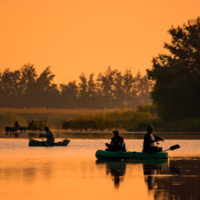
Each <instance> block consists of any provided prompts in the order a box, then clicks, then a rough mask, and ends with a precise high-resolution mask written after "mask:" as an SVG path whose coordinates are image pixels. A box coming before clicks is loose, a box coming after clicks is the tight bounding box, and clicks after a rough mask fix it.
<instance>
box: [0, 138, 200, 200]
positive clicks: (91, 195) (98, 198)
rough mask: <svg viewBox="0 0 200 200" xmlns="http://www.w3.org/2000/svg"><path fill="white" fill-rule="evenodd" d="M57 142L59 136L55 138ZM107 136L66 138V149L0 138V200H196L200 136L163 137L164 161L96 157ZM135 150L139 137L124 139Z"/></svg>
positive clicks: (199, 195)
mask: <svg viewBox="0 0 200 200" xmlns="http://www.w3.org/2000/svg"><path fill="white" fill-rule="evenodd" d="M60 140H61V139H60ZM105 142H109V140H95V139H94V140H92V139H90V140H87V139H72V140H71V142H70V143H69V145H68V146H67V147H51V148H47V147H40V148H39V147H28V140H27V139H0V199H7V200H15V199H17V200H18V199H19V200H35V199H47V200H51V199H53V200H55V199H58V200H62V199H65V200H66V199H70V200H73V199H81V200H90V199H91V200H105V199H109V200H113V199H120V200H121V199H126V200H127V199H138V200H143V199H144V200H145V199H151V200H154V199H155V200H156V199H159V200H162V199H163V200H168V199H169V200H172V199H173V200H179V199H180V200H182V199H183V200H184V199H187V200H189V199H193V200H196V199H200V189H199V186H200V140H166V141H165V142H160V145H159V146H162V147H163V148H164V149H167V148H168V147H170V146H172V145H175V144H179V145H180V146H181V148H180V149H177V150H174V151H169V155H170V157H171V158H170V160H169V161H161V160H160V161H132V162H124V161H119V162H116V161H113V162H112V161H107V162H100V161H97V160H96V157H95V152H96V150H97V149H105V145H104V143H105ZM126 145H127V147H129V149H130V150H133V151H141V150H142V140H126Z"/></svg>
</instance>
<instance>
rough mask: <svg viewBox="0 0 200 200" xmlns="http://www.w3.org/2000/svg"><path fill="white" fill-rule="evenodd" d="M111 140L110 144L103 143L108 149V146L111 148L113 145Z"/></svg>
mask: <svg viewBox="0 0 200 200" xmlns="http://www.w3.org/2000/svg"><path fill="white" fill-rule="evenodd" d="M112 140H113V138H112V139H111V142H110V144H108V143H105V145H106V146H107V147H110V146H113V145H114V143H113V141H112Z"/></svg>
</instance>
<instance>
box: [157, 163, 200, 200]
mask: <svg viewBox="0 0 200 200" xmlns="http://www.w3.org/2000/svg"><path fill="white" fill-rule="evenodd" d="M199 166H200V160H199V159H195V160H175V161H173V160H172V161H170V167H169V169H168V170H167V171H164V173H165V175H170V176H166V177H165V178H161V179H159V182H158V183H157V188H156V189H155V200H160V199H166V200H173V199H181V200H188V199H195V200H198V199H199V197H200V190H199V185H200V170H199Z"/></svg>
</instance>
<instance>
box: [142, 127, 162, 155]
mask: <svg viewBox="0 0 200 200" xmlns="http://www.w3.org/2000/svg"><path fill="white" fill-rule="evenodd" d="M153 131H154V127H153V126H147V133H146V134H145V136H144V143H143V152H145V153H156V152H160V151H162V147H157V146H155V142H158V141H164V140H163V139H162V138H160V137H158V136H156V135H155V134H154V133H153Z"/></svg>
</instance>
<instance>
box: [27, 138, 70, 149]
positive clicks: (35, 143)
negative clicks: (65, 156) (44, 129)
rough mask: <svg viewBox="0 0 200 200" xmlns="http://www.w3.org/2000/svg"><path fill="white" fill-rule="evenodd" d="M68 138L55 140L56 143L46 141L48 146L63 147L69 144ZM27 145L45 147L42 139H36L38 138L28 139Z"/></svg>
mask: <svg viewBox="0 0 200 200" xmlns="http://www.w3.org/2000/svg"><path fill="white" fill-rule="evenodd" d="M69 142H70V140H67V139H65V140H63V141H60V142H56V143H48V145H49V146H50V147H55V146H56V147H57V146H58V147H65V146H67V145H68V144H69ZM29 147H47V145H46V144H45V143H44V142H43V141H38V140H30V141H29Z"/></svg>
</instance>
